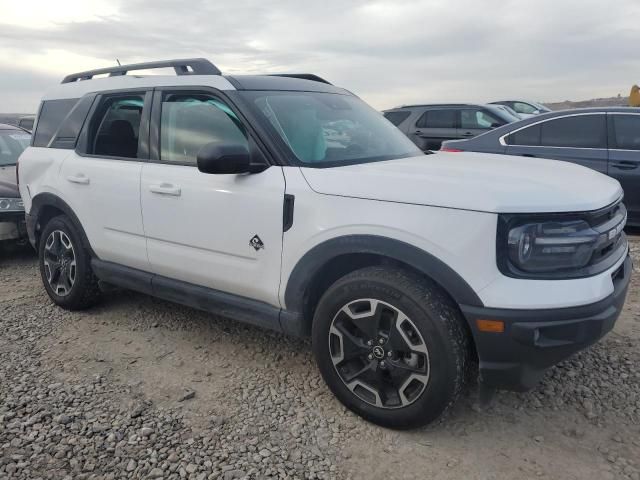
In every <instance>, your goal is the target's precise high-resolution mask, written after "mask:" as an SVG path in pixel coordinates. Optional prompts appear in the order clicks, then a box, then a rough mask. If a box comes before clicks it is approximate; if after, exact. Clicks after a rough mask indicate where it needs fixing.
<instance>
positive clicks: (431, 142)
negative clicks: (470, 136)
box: [407, 108, 459, 151]
mask: <svg viewBox="0 0 640 480" xmlns="http://www.w3.org/2000/svg"><path fill="white" fill-rule="evenodd" d="M456 116H457V110H455V109H453V108H448V109H429V110H426V111H425V112H424V113H423V114H422V115H421V116H420V117H418V120H416V122H415V124H414V125H413V129H411V127H410V129H409V131H408V132H407V136H408V137H409V138H410V139H411V140H412V141H413V143H415V144H416V145H417V146H418V148H420V150H423V151H426V150H439V149H440V146H441V145H442V142H444V141H445V140H455V139H457V138H459V137H458V132H457V126H456Z"/></svg>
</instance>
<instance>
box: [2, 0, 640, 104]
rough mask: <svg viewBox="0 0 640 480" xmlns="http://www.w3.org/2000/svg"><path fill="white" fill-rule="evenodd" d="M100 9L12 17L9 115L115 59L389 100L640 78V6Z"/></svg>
mask: <svg viewBox="0 0 640 480" xmlns="http://www.w3.org/2000/svg"><path fill="white" fill-rule="evenodd" d="M74 2H82V0H64V2H63V3H64V4H65V6H66V8H69V9H70V11H71V10H72V9H73V4H74ZM35 8H37V6H36V7H35ZM105 11H106V12H107V13H104V12H105ZM96 12H97V13H96V14H95V15H90V14H89V13H90V12H88V10H87V8H86V7H85V9H84V10H83V15H82V17H81V18H80V17H79V18H75V17H69V18H70V20H69V21H64V20H61V19H64V18H65V17H64V15H60V14H57V16H56V18H55V19H54V20H52V21H50V22H44V21H39V22H38V23H37V25H36V26H32V25H30V24H29V22H28V21H20V22H14V23H4V24H3V23H1V22H2V21H3V20H2V19H0V68H1V69H2V72H3V76H4V77H5V78H4V79H2V80H0V82H1V83H0V85H1V86H2V91H0V100H2V103H1V104H0V109H1V110H6V109H7V107H6V105H7V104H9V105H12V109H16V108H19V109H22V110H25V109H28V110H33V105H37V102H38V98H39V96H40V95H41V94H42V91H44V90H45V88H46V86H47V83H48V82H53V83H57V82H58V81H59V78H60V77H61V76H63V75H65V74H67V73H70V72H72V71H78V70H85V69H89V68H99V67H103V66H108V65H113V64H114V63H115V59H116V58H118V59H120V61H122V62H123V63H125V62H126V63H132V62H137V61H148V60H156V59H163V58H172V57H173V58H175V57H193V56H204V57H207V58H209V59H211V60H212V61H213V62H214V63H216V64H217V65H218V66H219V67H220V68H221V69H222V70H223V71H224V72H229V73H236V74H237V73H258V72H284V71H304V72H312V73H317V74H318V75H320V76H322V77H325V78H327V79H329V80H330V81H333V82H334V83H336V84H338V85H340V86H344V87H346V88H348V89H349V90H351V91H353V92H355V93H356V94H358V95H360V96H361V97H363V98H364V99H365V100H367V101H369V102H370V103H372V104H373V105H374V106H375V107H377V108H387V107H391V106H393V105H396V104H401V103H409V102H439V101H474V102H484V101H490V100H495V99H499V98H501V97H506V96H509V97H511V96H516V97H525V98H532V99H539V100H543V101H544V100H547V101H551V100H563V99H565V98H574V99H577V98H585V97H596V96H610V95H615V94H617V93H619V92H620V93H623V94H626V91H627V90H628V89H629V88H630V86H631V84H633V83H636V82H638V81H640V80H639V79H638V73H637V65H635V60H634V59H635V58H636V57H637V53H636V50H637V45H638V43H639V40H640V33H639V31H638V29H637V28H636V25H637V19H638V15H639V14H640V5H639V4H638V2H635V1H634V0H619V1H618V2H616V4H615V8H612V6H611V5H610V4H609V3H607V2H601V1H595V0H593V1H592V0H582V1H577V0H566V1H563V2H557V1H552V0H539V1H536V2H526V3H525V2H520V1H517V0H511V1H507V0H484V1H482V2H478V1H474V0H460V1H457V2H450V1H444V0H443V1H433V0H432V1H421V0H407V1H403V2H400V1H374V2H371V1H350V2H349V1H344V0H341V1H338V0H326V1H324V2H299V1H298V2H294V1H290V0H263V1H250V0H234V1H224V2H223V1H218V2H210V1H207V0H190V1H189V2H188V3H185V2H182V1H179V0H156V1H153V2H151V1H142V0H130V1H121V3H117V2H115V3H109V9H108V11H107V10H106V9H105V8H104V7H102V8H101V9H97V10H96ZM9 18H11V17H9Z"/></svg>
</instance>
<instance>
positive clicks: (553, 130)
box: [540, 114, 607, 148]
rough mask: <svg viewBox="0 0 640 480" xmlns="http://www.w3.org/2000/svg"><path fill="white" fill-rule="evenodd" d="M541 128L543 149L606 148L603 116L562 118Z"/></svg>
mask: <svg viewBox="0 0 640 480" xmlns="http://www.w3.org/2000/svg"><path fill="white" fill-rule="evenodd" d="M541 126H542V131H541V133H540V145H543V146H545V147H571V148H607V124H606V118H605V115H604V114H601V115H577V116H573V117H563V118H558V119H555V120H549V121H547V122H543V123H542V124H541Z"/></svg>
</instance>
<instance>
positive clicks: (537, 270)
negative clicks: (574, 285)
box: [496, 203, 627, 279]
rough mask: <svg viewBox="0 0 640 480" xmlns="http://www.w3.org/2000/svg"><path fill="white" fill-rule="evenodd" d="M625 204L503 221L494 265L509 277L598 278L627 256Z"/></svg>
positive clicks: (513, 216)
mask: <svg viewBox="0 0 640 480" xmlns="http://www.w3.org/2000/svg"><path fill="white" fill-rule="evenodd" d="M626 220H627V211H626V209H625V207H624V205H623V204H622V203H618V204H615V205H612V206H610V207H606V208H604V209H602V210H598V211H594V212H584V213H568V214H549V215H545V214H522V215H518V214H503V215H500V216H499V220H498V232H497V250H496V260H497V263H498V268H499V270H500V271H501V272H502V273H503V274H504V275H507V276H509V277H515V278H529V279H567V278H578V277H586V276H591V275H596V274H597V273H600V272H602V271H604V270H606V269H608V268H610V267H612V266H613V265H614V264H615V262H617V261H618V260H619V259H620V257H621V256H622V255H623V254H624V252H626V249H627V241H626V237H625V235H624V232H623V228H624V226H625V223H626Z"/></svg>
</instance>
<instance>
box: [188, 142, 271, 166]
mask: <svg viewBox="0 0 640 480" xmlns="http://www.w3.org/2000/svg"><path fill="white" fill-rule="evenodd" d="M196 160H197V163H198V170H200V171H201V172H202V173H212V174H240V173H258V172H261V171H263V170H264V169H265V168H266V167H267V165H262V164H260V165H254V164H252V163H251V154H250V153H249V150H248V149H247V147H246V146H244V145H238V144H230V143H218V142H214V143H208V144H207V145H205V146H204V147H202V148H201V149H200V151H199V152H198V155H197V157H196Z"/></svg>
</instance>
